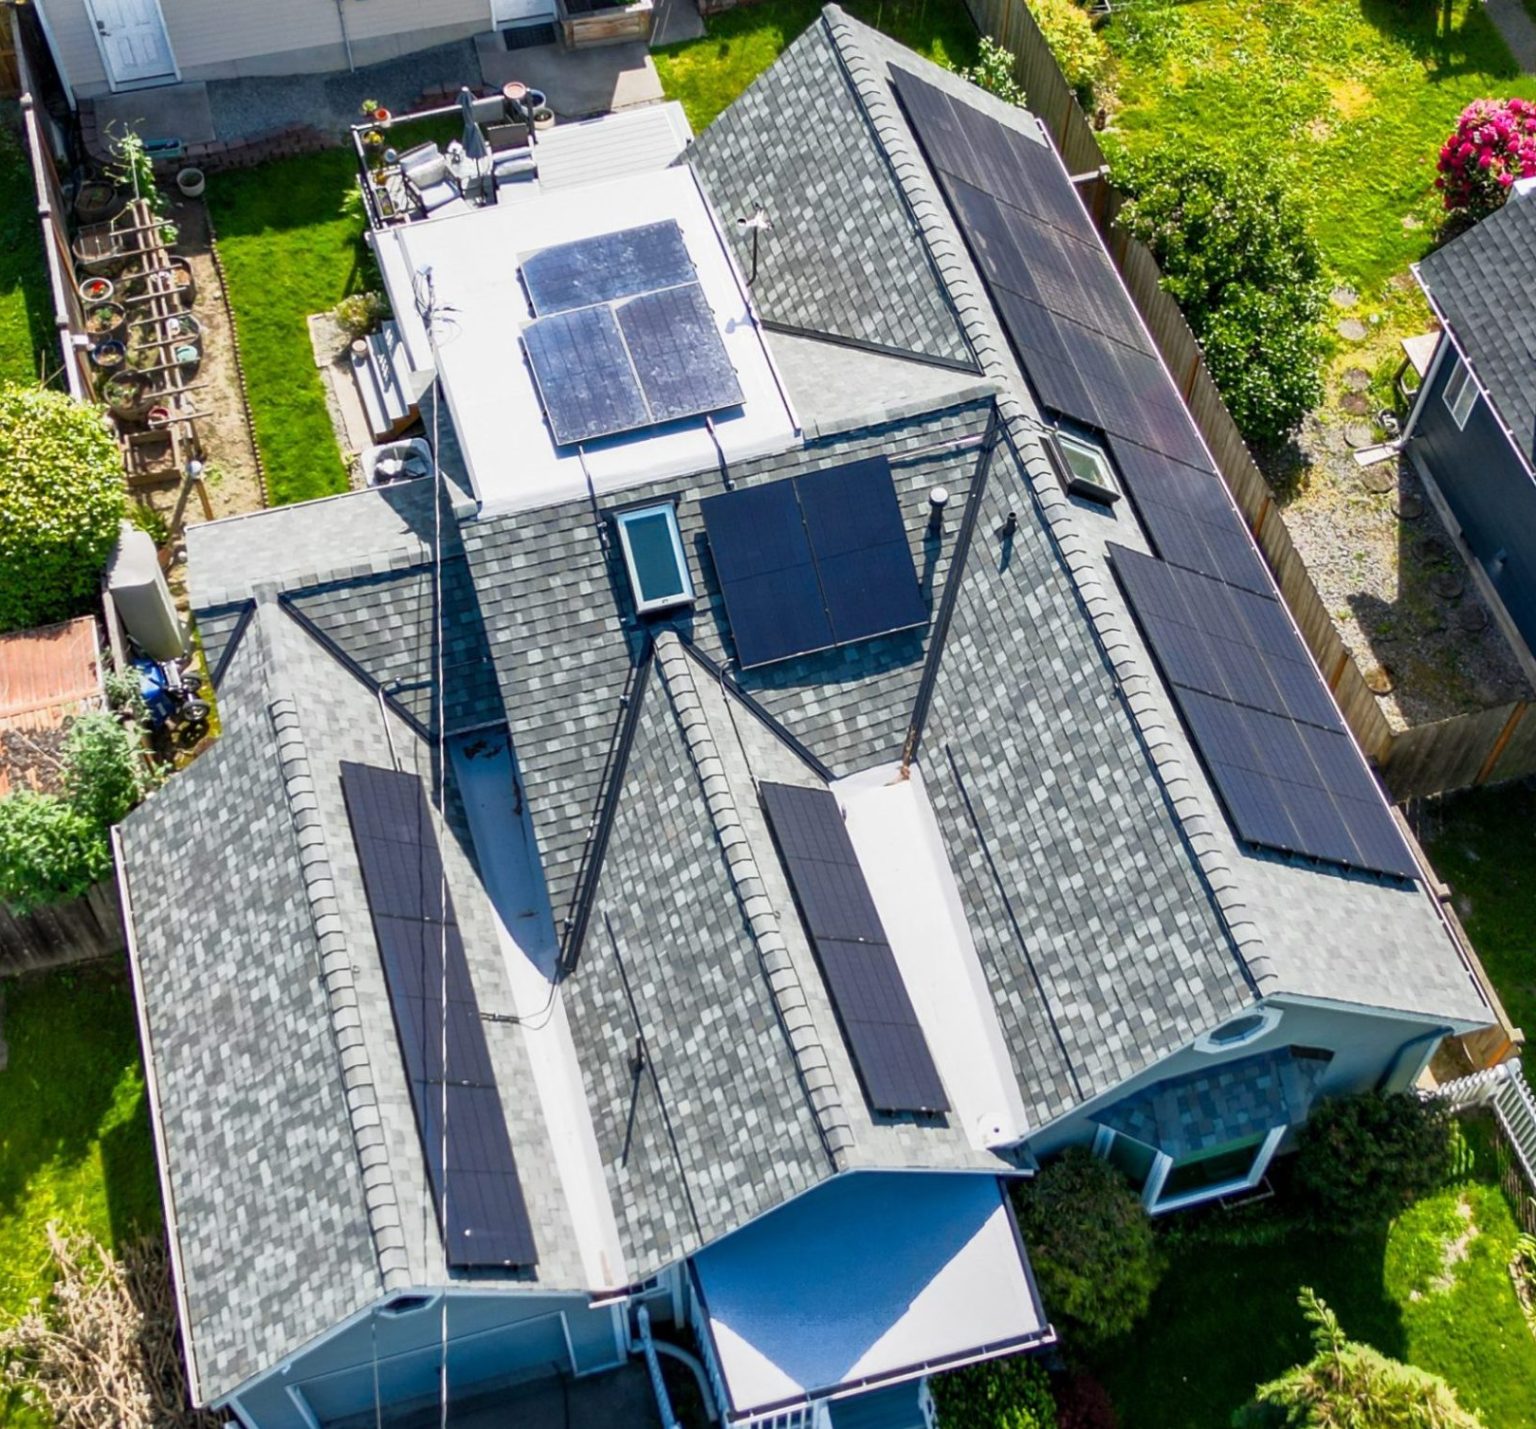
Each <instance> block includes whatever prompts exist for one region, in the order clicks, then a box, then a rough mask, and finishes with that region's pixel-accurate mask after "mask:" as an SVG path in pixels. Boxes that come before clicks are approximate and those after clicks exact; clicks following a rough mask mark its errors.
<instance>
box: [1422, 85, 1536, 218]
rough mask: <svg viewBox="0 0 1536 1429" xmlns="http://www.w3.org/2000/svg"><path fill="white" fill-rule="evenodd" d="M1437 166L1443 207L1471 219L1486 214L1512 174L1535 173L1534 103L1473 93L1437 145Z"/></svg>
mask: <svg viewBox="0 0 1536 1429" xmlns="http://www.w3.org/2000/svg"><path fill="white" fill-rule="evenodd" d="M1438 168H1439V170H1440V176H1439V177H1438V178H1437V179H1436V180H1435V187H1436V188H1437V189H1439V190H1440V193H1441V195H1442V202H1443V203H1444V204H1445V207H1446V208H1447V209H1448V210H1449V211H1450V212H1452V213H1457V214H1461V215H1462V216H1464V217H1465V218H1467V219H1470V220H1472V221H1474V222H1475V221H1476V220H1477V219H1480V218H1486V217H1487V216H1488V215H1489V214H1490V213H1492V212H1493V211H1494V210H1495V209H1496V208H1499V207H1500V206H1501V205H1502V204H1503V202H1504V200H1505V199H1506V198H1508V197H1509V191H1510V189H1512V188H1513V187H1514V185H1515V180H1516V179H1523V178H1530V177H1532V176H1536V103H1533V102H1532V101H1531V100H1529V99H1474V100H1473V101H1472V103H1471V104H1469V105H1468V106H1467V107H1466V108H1465V109H1463V110H1462V111H1461V117H1460V118H1459V119H1458V120H1457V121H1456V127H1455V129H1453V130H1452V131H1451V136H1450V138H1448V139H1447V140H1446V141H1445V143H1444V144H1443V145H1442V146H1441V148H1440V159H1439V163H1438Z"/></svg>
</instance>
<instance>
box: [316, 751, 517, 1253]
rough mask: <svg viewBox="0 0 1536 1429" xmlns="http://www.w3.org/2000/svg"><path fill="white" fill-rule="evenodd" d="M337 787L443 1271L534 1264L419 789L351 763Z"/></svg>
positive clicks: (408, 779) (405, 777) (412, 781)
mask: <svg viewBox="0 0 1536 1429" xmlns="http://www.w3.org/2000/svg"><path fill="white" fill-rule="evenodd" d="M341 788H342V794H343V796H344V797H345V799H346V804H347V817H348V819H349V821H350V822H351V825H352V838H353V841H354V842H355V843H356V845H357V857H358V862H359V864H360V865H361V867H362V872H363V888H364V891H365V893H366V894H367V897H368V906H369V909H370V911H371V913H372V915H373V929H374V936H375V938H376V939H377V941H378V945H379V958H380V961H381V962H382V963H383V966H384V984H385V987H386V988H387V989H388V992H389V1000H390V1006H391V1008H392V1009H393V1011H394V1018H395V1031H396V1034H397V1035H398V1037H399V1039H400V1052H401V1058H402V1060H403V1062H404V1064H405V1074H406V1080H407V1081H408V1082H409V1083H410V1088H411V1101H412V1104H413V1105H414V1107H415V1110H416V1125H417V1129H418V1130H419V1131H420V1133H421V1142H422V1148H423V1151H424V1153H425V1158H426V1163H427V1171H428V1175H429V1178H430V1180H431V1183H432V1193H433V1196H434V1198H435V1199H436V1201H437V1205H438V1212H439V1215H441V1216H442V1217H443V1218H444V1220H445V1221H446V1222H447V1226H446V1237H445V1239H446V1245H445V1250H446V1251H447V1256H448V1264H449V1265H450V1266H451V1267H453V1268H454V1269H476V1268H482V1269H483V1268H487V1267H491V1266H531V1265H535V1264H537V1263H538V1252H537V1249H536V1248H535V1246H534V1241H533V1227H532V1225H531V1224H530V1222H529V1220H528V1208H527V1205H526V1203H525V1202H524V1199H523V1191H522V1183H521V1181H520V1180H519V1179H518V1174H517V1163H516V1159H515V1158H514V1156H513V1153H512V1141H511V1138H510V1136H509V1135H508V1133H507V1119H506V1113H505V1111H504V1110H503V1108H502V1104H501V1097H500V1094H499V1092H498V1091H497V1088H496V1075H495V1072H494V1070H493V1069H492V1066H491V1057H490V1049H489V1048H488V1047H487V1045H486V1041H485V1027H484V1024H483V1023H482V1022H481V1019H480V1009H479V1005H478V1003H477V1002H476V1000H475V990H474V987H473V985H472V984H471V982H470V977H469V964H468V962H467V961H466V959H465V956H464V944H463V940H462V938H461V937H460V934H459V929H458V924H457V922H456V921H455V918H454V913H453V902H452V900H451V899H450V898H448V897H447V894H446V890H445V889H444V887H443V885H442V862H441V853H440V850H439V848H438V843H437V834H436V832H435V830H434V828H433V825H432V816H431V810H430V808H429V806H428V804H427V797H426V791H425V790H424V789H423V788H422V784H421V780H420V779H419V778H417V777H416V776H415V775H413V774H399V773H396V772H395V771H394V770H392V769H376V768H373V767H372V766H370V765H367V764H353V763H350V762H347V763H343V764H342V766H341ZM445 1044H446V1067H445V1065H444V1051H445ZM445 1100H446V1103H447V1115H446V1119H445V1117H444V1102H445ZM445 1138H446V1161H445V1159H444V1150H445V1147H444V1141H445Z"/></svg>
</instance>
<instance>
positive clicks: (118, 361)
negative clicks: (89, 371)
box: [91, 337, 128, 372]
mask: <svg viewBox="0 0 1536 1429" xmlns="http://www.w3.org/2000/svg"><path fill="white" fill-rule="evenodd" d="M127 357H128V349H127V348H126V347H124V346H123V345H122V343H121V342H119V341H118V340H117V339H116V338H115V337H109V338H107V339H106V340H105V341H104V342H98V343H97V344H96V345H95V346H94V347H92V348H91V364H92V366H94V367H99V368H101V369H102V371H104V372H108V371H111V370H112V369H113V368H115V367H121V366H122V365H123V363H124V362H125V361H126V360H127Z"/></svg>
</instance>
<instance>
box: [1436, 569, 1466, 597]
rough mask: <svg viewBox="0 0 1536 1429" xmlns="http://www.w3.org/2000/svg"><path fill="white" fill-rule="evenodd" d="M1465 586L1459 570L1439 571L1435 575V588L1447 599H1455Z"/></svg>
mask: <svg viewBox="0 0 1536 1429" xmlns="http://www.w3.org/2000/svg"><path fill="white" fill-rule="evenodd" d="M1466 588H1467V583H1466V580H1465V579H1464V578H1463V577H1462V574H1461V572H1460V571H1455V570H1451V571H1441V572H1440V574H1439V575H1437V576H1436V577H1435V590H1436V591H1437V592H1438V593H1439V594H1440V595H1443V596H1444V597H1445V598H1446V599H1447V600H1455V599H1456V598H1457V596H1459V595H1460V594H1461V593H1462V591H1464V590H1465V589H1466Z"/></svg>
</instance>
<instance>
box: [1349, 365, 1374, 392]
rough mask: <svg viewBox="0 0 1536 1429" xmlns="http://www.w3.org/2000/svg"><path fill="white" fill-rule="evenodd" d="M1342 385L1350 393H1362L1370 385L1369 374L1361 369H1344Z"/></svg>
mask: <svg viewBox="0 0 1536 1429" xmlns="http://www.w3.org/2000/svg"><path fill="white" fill-rule="evenodd" d="M1344 385H1345V386H1346V387H1347V388H1349V390H1350V391H1351V392H1364V391H1365V389H1366V388H1367V387H1369V386H1370V385H1371V374H1370V373H1369V372H1367V371H1366V370H1365V368H1363V367H1346V368H1345V369H1344Z"/></svg>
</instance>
